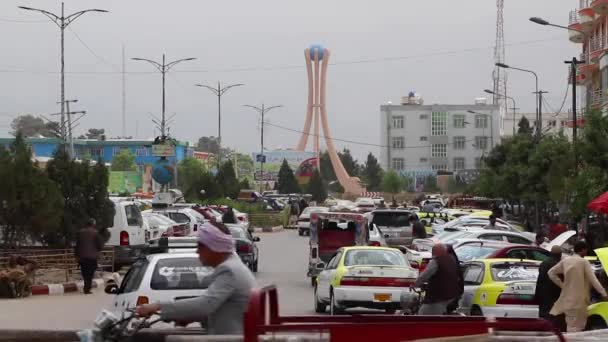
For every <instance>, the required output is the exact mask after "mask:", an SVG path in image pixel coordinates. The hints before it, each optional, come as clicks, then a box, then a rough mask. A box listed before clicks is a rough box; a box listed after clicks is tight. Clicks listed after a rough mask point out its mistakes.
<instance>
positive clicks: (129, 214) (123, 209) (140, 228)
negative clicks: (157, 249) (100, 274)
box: [106, 198, 151, 268]
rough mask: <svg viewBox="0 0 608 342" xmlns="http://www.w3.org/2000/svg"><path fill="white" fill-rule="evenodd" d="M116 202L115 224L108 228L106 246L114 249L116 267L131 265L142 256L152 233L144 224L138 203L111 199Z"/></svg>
mask: <svg viewBox="0 0 608 342" xmlns="http://www.w3.org/2000/svg"><path fill="white" fill-rule="evenodd" d="M110 199H111V200H112V202H114V209H115V210H116V212H115V214H114V224H113V225H112V227H110V228H108V231H109V232H110V239H109V240H108V242H107V243H106V246H111V247H114V266H115V267H118V268H119V267H121V266H123V265H131V264H132V263H133V262H134V261H135V260H136V259H137V257H139V255H140V254H141V250H142V248H144V247H145V246H146V242H147V241H148V240H149V239H150V236H151V232H150V231H149V228H148V226H147V225H146V224H145V223H144V219H143V217H142V216H141V211H140V210H139V206H138V204H137V203H136V202H134V201H131V200H128V199H122V198H110Z"/></svg>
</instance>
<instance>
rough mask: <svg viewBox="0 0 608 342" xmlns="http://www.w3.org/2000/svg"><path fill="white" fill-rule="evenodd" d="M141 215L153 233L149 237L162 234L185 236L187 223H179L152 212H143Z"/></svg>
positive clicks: (187, 228)
mask: <svg viewBox="0 0 608 342" xmlns="http://www.w3.org/2000/svg"><path fill="white" fill-rule="evenodd" d="M142 217H143V218H144V221H146V222H147V223H148V226H149V227H150V228H151V230H152V231H154V233H153V234H152V236H151V237H150V239H157V238H159V237H163V236H186V234H187V233H188V230H189V227H188V225H187V224H179V223H177V222H175V221H173V220H172V219H170V218H168V217H167V216H165V215H161V214H159V213H154V212H143V213H142Z"/></svg>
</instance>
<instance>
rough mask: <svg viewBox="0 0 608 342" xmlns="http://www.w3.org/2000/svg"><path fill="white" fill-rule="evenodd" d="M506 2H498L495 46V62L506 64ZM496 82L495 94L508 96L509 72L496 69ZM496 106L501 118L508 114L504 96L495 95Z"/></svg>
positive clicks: (500, 0)
mask: <svg viewBox="0 0 608 342" xmlns="http://www.w3.org/2000/svg"><path fill="white" fill-rule="evenodd" d="M504 7H505V2H504V0H496V9H497V12H496V45H495V46H494V62H495V63H505V32H504V19H503V12H504ZM492 78H493V81H494V94H501V95H507V71H506V69H503V68H499V67H497V66H495V67H494V72H493V73H492ZM493 103H494V105H498V106H499V108H500V113H501V116H503V115H504V113H506V110H507V108H506V106H507V101H506V98H505V97H503V96H498V95H494V98H493Z"/></svg>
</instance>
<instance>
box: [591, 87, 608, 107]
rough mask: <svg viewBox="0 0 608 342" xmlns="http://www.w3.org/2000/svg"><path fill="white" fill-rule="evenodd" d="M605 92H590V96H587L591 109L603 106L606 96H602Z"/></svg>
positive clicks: (598, 90)
mask: <svg viewBox="0 0 608 342" xmlns="http://www.w3.org/2000/svg"><path fill="white" fill-rule="evenodd" d="M604 94H605V92H604V91H603V90H602V89H595V90H592V91H591V94H590V96H589V102H590V103H589V105H590V106H591V107H599V106H602V105H603V104H604V102H605V101H606V95H604Z"/></svg>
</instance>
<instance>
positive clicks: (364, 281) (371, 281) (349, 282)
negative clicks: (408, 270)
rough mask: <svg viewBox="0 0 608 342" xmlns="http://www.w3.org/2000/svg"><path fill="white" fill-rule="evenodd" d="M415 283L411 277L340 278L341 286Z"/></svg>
mask: <svg viewBox="0 0 608 342" xmlns="http://www.w3.org/2000/svg"><path fill="white" fill-rule="evenodd" d="M413 283H414V279H410V278H378V277H371V278H368V277H344V278H342V280H340V285H341V286H381V287H409V286H410V285H412V284H413Z"/></svg>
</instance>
